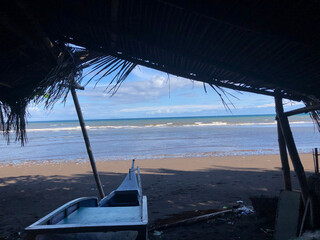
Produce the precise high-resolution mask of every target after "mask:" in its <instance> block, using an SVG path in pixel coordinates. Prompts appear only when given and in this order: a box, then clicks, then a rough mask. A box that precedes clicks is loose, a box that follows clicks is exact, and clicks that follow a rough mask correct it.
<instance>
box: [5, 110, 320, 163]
mask: <svg viewBox="0 0 320 240" xmlns="http://www.w3.org/2000/svg"><path fill="white" fill-rule="evenodd" d="M290 123H291V126H292V132H293V134H294V137H295V140H296V143H297V148H298V150H299V152H303V153H306V152H311V151H312V148H315V147H319V143H320V141H319V140H320V134H319V132H318V131H317V129H316V128H315V126H314V124H313V123H312V120H311V119H310V117H309V116H308V115H299V116H294V117H291V118H290ZM86 125H87V129H88V133H89V137H90V140H91V145H92V149H93V152H94V155H95V158H96V160H98V161H99V160H122V159H131V158H137V159H146V158H165V157H197V156H199V157H201V156H230V155H258V154H277V153H278V143H277V129H276V122H275V116H274V115H257V116H219V117H179V118H152V119H111V120H87V121H86ZM27 134H28V143H27V144H26V146H24V147H20V144H19V143H11V144H9V145H7V144H6V142H5V140H4V139H2V140H1V141H0V145H1V147H2V149H3V154H1V156H0V162H1V163H13V164H15V163H23V162H28V161H36V162H44V161H54V162H60V161H86V160H87V155H86V149H85V145H84V141H83V139H82V134H81V129H80V127H79V123H78V121H51V122H31V123H29V124H28V131H27Z"/></svg>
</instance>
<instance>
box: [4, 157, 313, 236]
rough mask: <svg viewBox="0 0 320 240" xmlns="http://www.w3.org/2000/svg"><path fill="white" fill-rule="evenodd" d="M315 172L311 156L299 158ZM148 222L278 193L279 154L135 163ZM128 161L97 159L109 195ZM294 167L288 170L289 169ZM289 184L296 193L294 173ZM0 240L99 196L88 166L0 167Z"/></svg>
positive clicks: (27, 165) (247, 202)
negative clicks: (66, 206)
mask: <svg viewBox="0 0 320 240" xmlns="http://www.w3.org/2000/svg"><path fill="white" fill-rule="evenodd" d="M301 159H302V162H303V165H304V167H305V170H306V172H313V171H314V170H313V160H312V155H311V154H302V155H301ZM136 163H137V165H138V166H140V169H141V178H142V187H143V193H144V194H145V195H147V196H148V210H149V220H150V223H152V222H153V221H154V220H155V219H158V218H165V217H168V216H170V214H174V213H179V212H183V211H191V210H196V209H210V208H222V207H224V206H230V205H232V204H233V203H235V202H236V201H237V200H243V201H244V202H245V204H247V205H251V203H250V201H249V197H250V196H256V195H261V194H263V195H269V196H274V195H278V193H279V191H280V190H281V189H282V188H283V178H282V172H281V165H280V159H279V156H278V155H262V156H228V157H212V158H209V157H208V158H205V157H204V158H173V159H154V160H153V159H150V160H139V159H137V161H136ZM130 166H131V161H109V162H107V161H105V162H103V161H101V162H98V163H97V168H98V170H99V172H100V175H101V181H102V183H103V185H104V190H105V192H106V194H107V193H109V192H110V191H112V190H113V189H115V188H116V187H117V186H118V185H119V184H120V183H121V181H122V180H123V178H124V176H125V174H126V172H127V171H128V169H129V168H130ZM291 169H292V166H291ZM292 178H293V186H294V188H295V189H298V188H299V187H298V184H297V180H296V178H295V177H294V174H292ZM0 196H1V197H0V239H1V240H2V239H21V238H19V233H20V234H22V236H23V229H24V228H25V227H26V226H28V225H29V224H31V223H33V222H34V221H36V220H37V219H39V218H40V217H43V216H44V215H45V214H47V213H49V212H50V211H52V210H54V209H55V208H57V207H58V206H60V205H62V204H64V203H66V202H68V201H70V200H72V199H74V198H77V197H83V196H98V192H97V189H96V187H95V183H94V178H93V176H92V174H91V169H90V165H89V164H88V163H62V164H55V163H43V164H40V165H39V164H38V165H37V164H21V165H0Z"/></svg>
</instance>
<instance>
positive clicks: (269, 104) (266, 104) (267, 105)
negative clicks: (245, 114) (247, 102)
mask: <svg viewBox="0 0 320 240" xmlns="http://www.w3.org/2000/svg"><path fill="white" fill-rule="evenodd" d="M255 107H256V108H267V107H275V104H274V102H271V103H265V104H262V105H258V106H255Z"/></svg>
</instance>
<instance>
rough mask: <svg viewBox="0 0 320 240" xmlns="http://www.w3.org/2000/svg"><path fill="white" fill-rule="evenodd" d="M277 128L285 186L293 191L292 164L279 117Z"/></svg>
mask: <svg viewBox="0 0 320 240" xmlns="http://www.w3.org/2000/svg"><path fill="white" fill-rule="evenodd" d="M277 130H278V143H279V151H280V159H281V165H282V172H283V178H284V188H285V190H288V191H291V190H292V185H291V177H290V166H289V161H288V154H287V147H286V142H285V140H284V137H283V135H282V132H281V127H280V123H279V120H278V119H277Z"/></svg>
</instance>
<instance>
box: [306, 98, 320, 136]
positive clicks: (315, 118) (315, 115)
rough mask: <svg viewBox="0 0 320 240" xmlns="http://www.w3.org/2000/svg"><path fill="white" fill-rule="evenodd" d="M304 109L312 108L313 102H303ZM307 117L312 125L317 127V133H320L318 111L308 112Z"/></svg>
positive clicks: (319, 115) (319, 113) (319, 112)
mask: <svg viewBox="0 0 320 240" xmlns="http://www.w3.org/2000/svg"><path fill="white" fill-rule="evenodd" d="M304 104H305V105H306V107H310V106H312V105H313V104H314V103H313V102H304ZM309 115H310V117H311V119H312V120H313V122H314V124H315V125H316V126H317V128H318V131H319V132H320V111H319V110H314V111H311V112H309Z"/></svg>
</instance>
